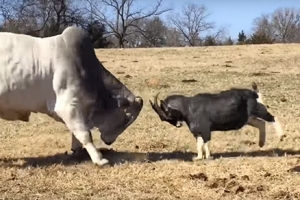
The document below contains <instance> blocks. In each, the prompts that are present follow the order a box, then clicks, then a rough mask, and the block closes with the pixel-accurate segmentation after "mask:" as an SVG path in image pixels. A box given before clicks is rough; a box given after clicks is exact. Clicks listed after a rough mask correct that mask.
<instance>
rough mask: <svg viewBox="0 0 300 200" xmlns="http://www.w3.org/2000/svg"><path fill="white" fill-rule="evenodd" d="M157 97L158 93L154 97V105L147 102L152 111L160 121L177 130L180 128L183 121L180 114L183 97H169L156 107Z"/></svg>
mask: <svg viewBox="0 0 300 200" xmlns="http://www.w3.org/2000/svg"><path fill="white" fill-rule="evenodd" d="M158 95H159V93H157V94H156V95H155V96H154V103H152V101H151V100H149V102H150V104H151V107H152V109H153V110H154V111H155V112H156V114H157V115H158V116H159V118H160V119H161V121H165V122H168V123H170V124H171V125H173V126H176V127H177V128H179V127H181V126H182V121H184V119H183V113H182V110H183V102H182V100H183V96H181V95H173V96H169V97H168V98H166V99H165V100H160V105H158Z"/></svg>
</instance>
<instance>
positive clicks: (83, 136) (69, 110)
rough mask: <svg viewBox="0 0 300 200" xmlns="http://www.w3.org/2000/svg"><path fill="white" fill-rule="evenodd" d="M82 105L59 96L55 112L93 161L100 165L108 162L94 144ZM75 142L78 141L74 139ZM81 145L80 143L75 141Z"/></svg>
mask: <svg viewBox="0 0 300 200" xmlns="http://www.w3.org/2000/svg"><path fill="white" fill-rule="evenodd" d="M80 108H81V107H80V106H79V105H76V103H72V102H71V103H68V101H66V98H58V99H57V102H56V105H55V112H56V113H57V114H58V115H59V116H60V117H61V118H62V119H63V120H64V122H65V124H66V126H67V127H68V129H69V130H70V131H71V132H72V133H73V134H74V137H75V138H76V139H77V140H78V141H79V142H80V143H81V144H82V146H83V147H84V148H85V149H86V151H87V152H88V154H89V156H90V158H91V160H92V162H93V163H94V164H96V165H99V166H104V165H106V164H108V163H109V162H108V160H107V159H105V158H103V157H102V154H101V152H99V151H98V150H97V149H96V146H95V145H94V144H93V141H92V137H91V133H90V131H89V130H88V128H87V126H86V124H85V120H84V117H83V115H82V111H81V110H80ZM74 142H76V141H75V140H74ZM74 145H75V146H77V147H78V146H79V145H78V143H74Z"/></svg>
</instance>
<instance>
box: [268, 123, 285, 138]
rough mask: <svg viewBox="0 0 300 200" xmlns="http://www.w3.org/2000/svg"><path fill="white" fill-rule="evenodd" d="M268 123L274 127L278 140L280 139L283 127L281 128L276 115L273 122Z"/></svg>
mask: <svg viewBox="0 0 300 200" xmlns="http://www.w3.org/2000/svg"><path fill="white" fill-rule="evenodd" d="M270 124H271V125H272V126H273V128H274V129H275V131H276V134H277V136H278V138H279V140H280V141H281V140H282V139H283V129H282V126H281V123H280V121H279V119H278V118H277V117H275V122H271V123H270Z"/></svg>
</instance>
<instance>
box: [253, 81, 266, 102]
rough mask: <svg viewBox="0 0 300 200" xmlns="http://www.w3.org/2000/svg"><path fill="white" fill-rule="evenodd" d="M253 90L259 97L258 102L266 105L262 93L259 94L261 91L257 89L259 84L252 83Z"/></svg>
mask: <svg viewBox="0 0 300 200" xmlns="http://www.w3.org/2000/svg"><path fill="white" fill-rule="evenodd" d="M252 90H253V91H254V92H256V94H257V95H258V98H257V101H258V102H259V103H262V104H263V103H264V102H263V100H262V94H261V92H259V90H258V87H257V84H256V83H255V82H252Z"/></svg>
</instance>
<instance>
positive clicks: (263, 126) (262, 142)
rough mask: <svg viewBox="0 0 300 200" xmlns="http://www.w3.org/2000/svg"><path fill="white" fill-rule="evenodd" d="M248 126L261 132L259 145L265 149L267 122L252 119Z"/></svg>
mask: <svg viewBox="0 0 300 200" xmlns="http://www.w3.org/2000/svg"><path fill="white" fill-rule="evenodd" d="M247 124H248V125H250V126H253V127H255V128H257V129H258V130H259V143H258V145H259V146H260V147H263V146H264V145H265V142H266V122H265V121H262V120H259V119H257V118H255V117H250V118H249V119H248V122H247Z"/></svg>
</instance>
